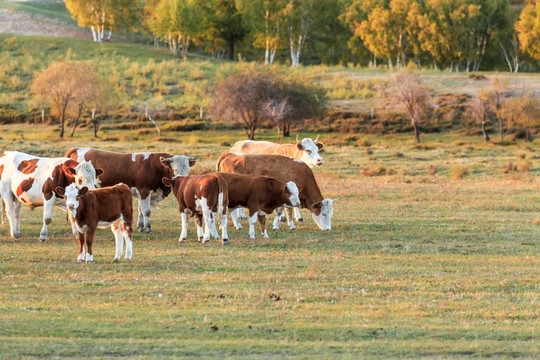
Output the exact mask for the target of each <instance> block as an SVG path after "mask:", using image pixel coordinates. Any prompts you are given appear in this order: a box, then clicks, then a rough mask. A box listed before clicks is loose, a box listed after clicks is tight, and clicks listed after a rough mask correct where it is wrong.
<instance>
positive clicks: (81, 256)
mask: <svg viewBox="0 0 540 360" xmlns="http://www.w3.org/2000/svg"><path fill="white" fill-rule="evenodd" d="M77 237H78V239H79V257H77V262H83V261H84V258H85V256H86V252H85V251H84V246H85V239H84V234H83V233H78V236H77Z"/></svg>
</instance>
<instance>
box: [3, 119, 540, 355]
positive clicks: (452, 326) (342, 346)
mask: <svg viewBox="0 0 540 360" xmlns="http://www.w3.org/2000/svg"><path fill="white" fill-rule="evenodd" d="M0 129H1V132H0V137H1V138H2V139H1V140H0V147H1V148H2V150H8V149H9V150H21V151H26V152H29V153H33V154H39V155H45V156H52V155H61V154H63V152H65V151H66V150H68V149H69V148H71V147H73V146H95V147H99V148H103V149H113V150H118V151H163V150H166V151H171V152H173V153H176V154H189V155H195V156H198V157H199V158H200V161H199V163H198V164H197V165H196V166H195V167H194V169H193V171H194V172H201V171H205V170H208V169H212V168H213V166H214V163H215V160H216V159H217V157H218V156H219V154H221V153H222V152H226V151H228V148H229V147H228V146H225V145H224V146H221V145H219V144H220V143H222V142H224V141H227V142H229V143H231V144H232V143H233V142H234V141H235V140H239V139H242V134H241V133H240V132H238V131H231V130H229V131H222V132H217V131H195V132H190V133H180V132H165V134H164V137H163V138H158V137H157V136H156V135H155V134H154V133H153V132H137V131H127V130H104V131H103V133H102V134H101V139H99V140H92V138H91V130H90V129H87V128H84V129H81V130H80V131H79V132H78V133H77V134H76V136H75V138H74V139H67V140H64V141H58V140H56V133H55V128H53V127H48V126H42V125H32V128H31V129H32V131H29V130H28V129H29V126H28V125H4V126H2V127H1V128H0ZM313 135H316V134H308V133H300V136H301V137H302V136H313ZM260 138H261V139H270V140H275V139H276V137H275V133H274V132H272V131H269V130H265V131H263V132H261V134H260ZM321 141H322V142H324V143H325V144H326V148H325V151H324V153H323V155H324V158H325V165H324V166H323V167H321V168H317V169H314V173H315V174H316V177H317V180H318V182H319V184H320V186H321V188H322V192H323V194H324V195H325V196H326V197H332V198H335V197H338V196H339V197H340V199H339V200H338V201H337V202H336V203H335V208H334V210H335V212H334V217H333V224H332V225H333V226H332V227H333V229H332V231H330V232H322V231H320V230H318V228H317V227H316V225H315V223H314V221H313V220H312V219H311V218H310V216H309V214H308V212H306V211H305V210H303V214H304V217H305V219H306V222H305V223H304V224H301V225H300V226H299V227H298V229H297V230H295V231H290V230H288V229H285V228H284V227H283V226H282V228H281V230H280V231H279V232H277V233H274V232H270V239H268V240H265V239H262V238H260V237H258V238H257V239H255V240H250V239H249V238H248V235H247V230H242V231H236V230H233V229H232V228H230V229H229V235H230V245H229V246H222V245H221V244H220V242H219V241H212V242H211V243H210V244H209V245H201V244H199V243H197V241H196V240H195V234H194V227H193V225H191V229H190V231H189V238H188V241H187V242H186V243H184V244H179V243H178V237H179V235H180V218H179V214H178V211H177V204H176V200H175V199H174V198H173V197H172V196H170V197H168V198H167V199H166V200H165V201H163V202H162V203H160V205H159V206H157V207H155V208H153V212H152V216H151V219H152V225H153V229H154V233H153V234H150V235H147V234H140V233H136V234H135V236H134V245H133V249H134V253H133V260H131V261H129V262H128V261H125V260H122V261H120V262H119V263H113V262H112V258H113V256H114V241H113V235H112V232H111V231H110V230H109V229H103V230H101V231H99V232H98V235H97V242H96V244H95V246H94V263H92V264H77V263H76V262H75V260H76V258H77V244H76V241H75V240H74V239H73V238H72V236H71V235H70V226H69V224H68V223H67V222H66V220H65V215H64V214H63V213H62V212H61V211H59V210H55V214H54V218H53V223H52V225H51V226H50V227H49V234H50V238H49V240H48V241H47V242H45V243H40V242H39V241H38V240H37V238H38V236H39V230H40V228H41V216H42V212H41V209H36V210H34V211H30V210H29V209H28V208H24V209H23V215H22V216H23V221H22V224H21V227H22V232H23V237H22V238H21V239H18V240H13V239H11V238H9V236H8V235H9V229H8V226H7V224H4V225H2V226H1V227H0V276H1V279H2V281H1V284H0V286H1V288H0V329H1V331H0V358H23V359H27V358H66V357H74V358H105V357H129V358H156V359H157V358H166V357H174V358H216V357H222V358H265V359H266V358H304V359H313V358H320V359H330V358H351V359H352V358H355V359H356V358H380V359H386V358H415V359H416V358H441V359H442V358H444V359H447V358H471V357H473V358H516V357H517V358H537V357H538V354H539V350H538V349H539V348H540V335H539V334H540V326H539V323H540V322H539V315H540V314H539V309H540V304H539V295H540V288H539V286H540V282H539V279H540V261H539V260H540V259H539V254H540V242H539V241H538V238H539V236H540V230H539V226H540V216H539V215H538V214H539V211H538V210H539V202H540V195H538V194H539V188H540V183H539V182H538V171H539V170H540V167H539V162H538V157H537V153H538V146H539V144H540V143H539V142H538V141H536V142H533V143H524V142H515V143H508V144H505V145H504V146H503V145H499V144H485V143H483V142H482V140H481V138H480V137H463V136H460V135H458V134H453V133H450V134H445V135H440V134H437V135H425V136H424V137H423V143H422V144H420V145H416V144H414V143H413V142H412V141H411V138H410V137H409V136H401V135H400V136H395V137H392V138H386V137H382V136H380V137H368V136H365V137H364V136H359V137H358V138H356V139H351V138H350V135H345V134H341V135H339V134H333V135H325V134H323V135H322V136H321ZM510 162H512V163H514V164H518V162H528V166H524V165H522V166H521V167H519V169H517V168H516V169H515V170H512V171H510V172H507V173H505V172H504V171H503V170H504V169H505V168H507V167H508V163H510ZM431 165H433V166H434V167H435V168H436V170H435V171H434V170H433V169H432V168H429V166H431ZM381 167H382V168H384V171H379V170H380V168H381ZM458 167H459V168H461V169H465V170H466V171H464V172H463V173H460V174H461V175H460V176H456V175H455V171H454V170H452V169H455V168H458ZM428 168H429V169H428ZM365 169H368V170H371V169H375V170H377V169H379V170H377V171H366V170H365ZM389 169H390V170H389ZM246 225H247V224H246Z"/></svg>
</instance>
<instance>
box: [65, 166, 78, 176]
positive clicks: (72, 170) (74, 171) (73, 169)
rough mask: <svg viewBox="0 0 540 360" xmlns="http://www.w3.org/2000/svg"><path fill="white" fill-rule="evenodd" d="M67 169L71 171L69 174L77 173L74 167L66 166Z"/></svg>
mask: <svg viewBox="0 0 540 360" xmlns="http://www.w3.org/2000/svg"><path fill="white" fill-rule="evenodd" d="M67 171H69V172H70V173H71V175H76V174H77V170H75V168H72V167H68V168H67Z"/></svg>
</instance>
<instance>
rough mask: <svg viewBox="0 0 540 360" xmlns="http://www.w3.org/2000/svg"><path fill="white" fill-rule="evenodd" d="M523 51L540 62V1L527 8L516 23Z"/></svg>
mask: <svg viewBox="0 0 540 360" xmlns="http://www.w3.org/2000/svg"><path fill="white" fill-rule="evenodd" d="M516 31H517V37H518V39H519V43H520V48H521V51H522V52H523V53H525V54H527V55H529V56H530V57H531V58H533V59H534V60H537V61H540V1H534V2H531V3H530V4H528V5H527V6H525V8H524V9H523V11H522V12H521V15H520V16H519V21H518V22H517V23H516Z"/></svg>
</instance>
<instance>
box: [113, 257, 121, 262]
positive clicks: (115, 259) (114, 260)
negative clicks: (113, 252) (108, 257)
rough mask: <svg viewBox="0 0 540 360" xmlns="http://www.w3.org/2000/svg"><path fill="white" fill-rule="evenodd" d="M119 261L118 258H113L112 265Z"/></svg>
mask: <svg viewBox="0 0 540 360" xmlns="http://www.w3.org/2000/svg"><path fill="white" fill-rule="evenodd" d="M119 261H120V259H119V258H114V259H113V261H112V262H113V263H117V262H119Z"/></svg>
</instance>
